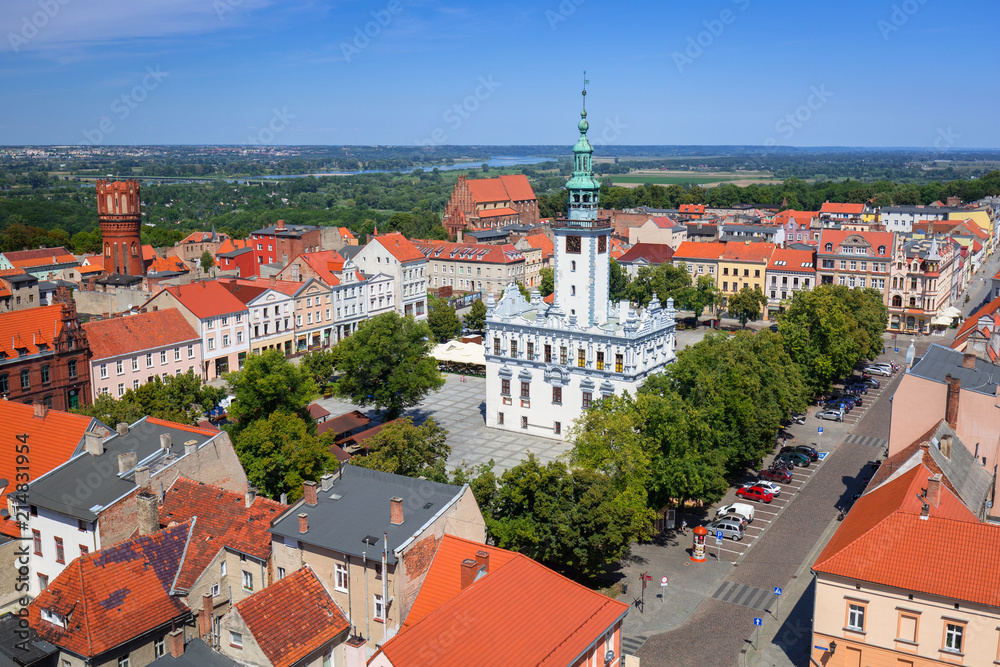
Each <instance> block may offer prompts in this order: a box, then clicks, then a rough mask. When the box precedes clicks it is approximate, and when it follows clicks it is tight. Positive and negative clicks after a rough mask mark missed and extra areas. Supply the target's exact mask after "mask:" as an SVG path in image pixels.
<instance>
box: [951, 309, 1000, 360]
mask: <svg viewBox="0 0 1000 667" xmlns="http://www.w3.org/2000/svg"><path fill="white" fill-rule="evenodd" d="M982 317H989V318H990V319H991V320H992V324H991V325H988V326H984V327H982V334H983V336H985V337H986V339H987V340H989V337H990V333H991V328H992V329H996V328H998V327H1000V298H997V299H993V300H992V301H990V302H989V303H988V304H986V305H985V306H983V307H982V308H980V309H979V310H977V311H976V312H974V313H972V314H971V315H969V317H968V318H967V319H966V320H965V321H964V322H962V325H961V326H960V327H958V331H957V332H956V333H955V340H954V341H953V342H952V344H951V347H952V349H955V350H961V349H964V348H965V344H966V343H967V342H968V338H969V334H971V333H972V331H973V330H974V329H977V328H979V319H980V318H982Z"/></svg>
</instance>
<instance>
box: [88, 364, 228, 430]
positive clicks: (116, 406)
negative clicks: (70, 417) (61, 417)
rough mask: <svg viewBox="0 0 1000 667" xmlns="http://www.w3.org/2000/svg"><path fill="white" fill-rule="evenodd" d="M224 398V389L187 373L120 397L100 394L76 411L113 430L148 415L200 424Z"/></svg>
mask: <svg viewBox="0 0 1000 667" xmlns="http://www.w3.org/2000/svg"><path fill="white" fill-rule="evenodd" d="M223 396H225V391H224V390H223V389H221V388H219V387H213V386H211V385H203V384H202V383H201V377H199V376H197V375H195V374H194V373H193V372H191V371H188V372H187V373H182V374H181V375H168V376H167V377H166V378H161V377H160V376H158V375H157V376H154V377H153V380H152V381H151V382H147V383H146V384H144V385H142V386H140V387H139V388H138V389H129V390H127V391H126V392H125V394H124V395H123V396H122V397H121V398H117V399H116V398H112V397H111V396H110V395H109V394H100V395H98V397H97V400H96V401H94V402H93V403H92V404H91V405H87V406H84V407H81V408H77V409H76V410H75V412H77V413H79V414H82V415H87V416H88V417H95V418H96V419H100V420H101V421H102V422H104V423H105V424H107V425H108V426H111V427H112V428H113V427H114V426H115V425H116V424H118V423H120V422H126V423H129V424H131V423H133V422H135V421H136V420H138V419H142V418H143V417H145V416H146V415H149V416H150V417H156V418H158V419H166V420H168V421H173V422H178V423H180V424H197V423H198V422H199V421H200V420H201V419H203V415H204V413H206V412H208V411H209V410H211V409H212V408H213V407H215V406H216V405H217V404H218V403H219V401H220V400H222V398H223Z"/></svg>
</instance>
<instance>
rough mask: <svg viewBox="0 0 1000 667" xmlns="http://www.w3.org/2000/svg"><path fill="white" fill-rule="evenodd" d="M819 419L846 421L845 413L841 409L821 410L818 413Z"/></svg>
mask: <svg viewBox="0 0 1000 667" xmlns="http://www.w3.org/2000/svg"><path fill="white" fill-rule="evenodd" d="M816 418H817V419H829V420H830V421H835V422H842V421H844V413H843V412H841V411H840V410H820V411H819V412H817V413H816Z"/></svg>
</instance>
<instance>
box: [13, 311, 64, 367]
mask: <svg viewBox="0 0 1000 667" xmlns="http://www.w3.org/2000/svg"><path fill="white" fill-rule="evenodd" d="M62 330H63V322H62V306H61V305H59V304H54V305H51V306H38V307H37V308H26V309H24V310H14V311H11V312H8V313H0V358H3V354H6V355H7V357H16V356H18V352H17V350H18V348H20V349H24V350H26V351H27V353H28V354H38V352H40V351H42V350H41V348H40V346H41V345H45V346H47V349H48V350H52V349H53V346H54V345H55V342H56V341H57V340H59V336H60V335H61V334H62Z"/></svg>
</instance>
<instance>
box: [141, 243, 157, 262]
mask: <svg viewBox="0 0 1000 667" xmlns="http://www.w3.org/2000/svg"><path fill="white" fill-rule="evenodd" d="M157 257H159V255H158V254H156V249H155V248H154V247H153V246H151V245H149V244H148V243H147V244H145V245H143V246H142V259H143V261H146V262H148V261H149V260H151V259H156V258H157Z"/></svg>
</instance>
